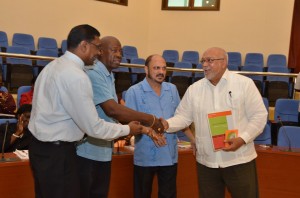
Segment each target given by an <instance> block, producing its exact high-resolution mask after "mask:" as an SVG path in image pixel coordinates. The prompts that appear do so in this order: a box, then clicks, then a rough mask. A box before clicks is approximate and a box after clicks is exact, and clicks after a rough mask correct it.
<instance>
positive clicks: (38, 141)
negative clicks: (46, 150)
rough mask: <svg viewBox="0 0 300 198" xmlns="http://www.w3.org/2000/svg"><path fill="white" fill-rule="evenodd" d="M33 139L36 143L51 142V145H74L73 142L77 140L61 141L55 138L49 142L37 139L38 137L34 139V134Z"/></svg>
mask: <svg viewBox="0 0 300 198" xmlns="http://www.w3.org/2000/svg"><path fill="white" fill-rule="evenodd" d="M33 140H35V142H37V143H43V144H49V145H50V144H52V145H56V146H62V145H75V143H76V142H77V141H75V142H66V141H61V140H56V141H51V142H50V141H49V142H47V141H46V142H44V141H41V140H38V139H36V138H35V137H34V136H33Z"/></svg>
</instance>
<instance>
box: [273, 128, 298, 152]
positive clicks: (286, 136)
mask: <svg viewBox="0 0 300 198" xmlns="http://www.w3.org/2000/svg"><path fill="white" fill-rule="evenodd" d="M277 145H278V146H283V147H288V148H300V127H298V126H282V127H281V128H280V129H279V132H278V139H277Z"/></svg>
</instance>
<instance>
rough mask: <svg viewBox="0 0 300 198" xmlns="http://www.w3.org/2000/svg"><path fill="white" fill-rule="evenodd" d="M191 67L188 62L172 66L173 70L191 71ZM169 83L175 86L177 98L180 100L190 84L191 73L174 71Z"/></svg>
mask: <svg viewBox="0 0 300 198" xmlns="http://www.w3.org/2000/svg"><path fill="white" fill-rule="evenodd" d="M192 67H193V66H192V63H190V62H176V63H175V65H174V68H186V69H192ZM170 82H171V83H173V84H175V85H176V87H177V90H178V93H179V96H180V97H181V98H182V97H183V95H184V93H185V92H186V90H187V88H188V87H189V86H190V85H191V83H192V72H181V71H174V72H173V74H172V77H171V81H170Z"/></svg>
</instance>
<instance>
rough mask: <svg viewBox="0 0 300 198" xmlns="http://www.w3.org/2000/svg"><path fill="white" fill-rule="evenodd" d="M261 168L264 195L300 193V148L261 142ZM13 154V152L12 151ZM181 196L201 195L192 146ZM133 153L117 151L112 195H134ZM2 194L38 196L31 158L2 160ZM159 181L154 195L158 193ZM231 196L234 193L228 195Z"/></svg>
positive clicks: (182, 161) (183, 165)
mask: <svg viewBox="0 0 300 198" xmlns="http://www.w3.org/2000/svg"><path fill="white" fill-rule="evenodd" d="M256 148H257V152H258V158H257V171H258V179H259V188H260V197H262V198H269V197H270V198H277V197H278V198H282V197H284V198H296V197H300V188H299V184H300V182H299V181H300V152H299V153H298V152H283V151H281V150H280V148H278V147H274V148H269V149H266V148H262V147H259V146H257V147H256ZM299 151H300V150H299ZM9 155H10V156H12V155H13V154H9ZM178 159H179V162H178V176H177V195H178V196H177V197H178V198H186V197H189V198H197V197H198V188H197V174H196V162H195V158H194V156H193V155H192V153H191V151H190V150H183V151H180V152H179V158H178ZM132 164H133V156H132V154H131V153H128V154H122V155H114V156H113V162H112V174H111V185H110V193H109V197H110V198H119V197H122V198H132V197H133V165H132ZM0 186H1V187H0V196H1V198H32V197H34V190H33V188H34V187H33V178H32V174H31V170H30V167H29V162H28V161H18V162H8V163H0ZM156 192H157V184H156V182H155V183H154V186H153V196H152V197H157V196H156V195H157V193H156ZM226 197H230V196H226Z"/></svg>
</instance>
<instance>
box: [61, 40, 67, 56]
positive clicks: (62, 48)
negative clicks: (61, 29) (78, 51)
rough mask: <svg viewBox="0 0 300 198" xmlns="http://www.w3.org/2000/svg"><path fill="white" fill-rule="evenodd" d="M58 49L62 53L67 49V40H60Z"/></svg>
mask: <svg viewBox="0 0 300 198" xmlns="http://www.w3.org/2000/svg"><path fill="white" fill-rule="evenodd" d="M60 49H61V53H62V54H64V53H65V52H66V51H67V40H63V41H62V42H61V47H60Z"/></svg>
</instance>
